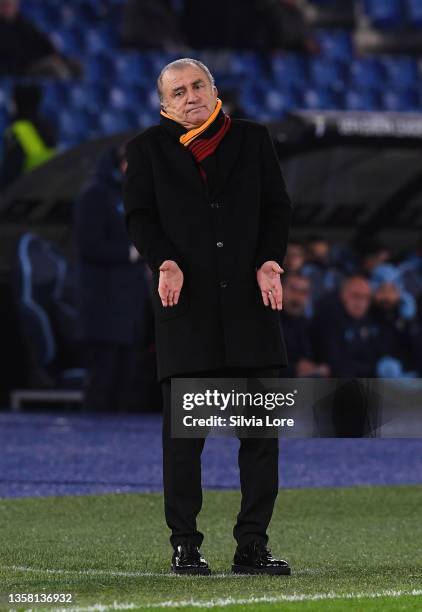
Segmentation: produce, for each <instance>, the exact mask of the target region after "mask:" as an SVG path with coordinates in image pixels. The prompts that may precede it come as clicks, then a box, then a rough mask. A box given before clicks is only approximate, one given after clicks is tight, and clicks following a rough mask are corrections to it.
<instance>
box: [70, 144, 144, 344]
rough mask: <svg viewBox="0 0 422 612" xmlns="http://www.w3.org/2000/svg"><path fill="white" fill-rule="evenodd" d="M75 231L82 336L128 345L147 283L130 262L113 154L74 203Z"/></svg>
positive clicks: (137, 327) (138, 324)
mask: <svg viewBox="0 0 422 612" xmlns="http://www.w3.org/2000/svg"><path fill="white" fill-rule="evenodd" d="M75 231H76V234H77V244H78V250H79V259H78V283H77V284H78V290H79V299H78V303H79V308H80V313H79V315H80V317H79V323H80V325H79V336H80V338H81V340H84V341H88V342H108V343H114V344H125V345H133V344H134V343H135V342H136V341H139V339H140V334H141V332H143V329H142V326H143V321H144V320H145V316H146V315H145V309H146V307H147V306H146V304H147V299H148V285H147V281H146V277H145V264H144V263H136V264H133V263H131V262H130V260H129V247H130V241H129V237H128V234H127V230H126V226H125V222H124V210H123V202H122V195H121V178H120V172H119V169H118V168H117V167H116V161H115V158H114V154H107V155H106V156H104V157H103V159H102V160H101V161H100V163H99V164H98V167H97V169H96V172H95V174H94V176H93V177H92V180H91V181H90V183H89V184H88V185H87V186H86V187H85V189H84V190H83V192H82V194H81V196H80V197H79V199H78V201H77V202H76V206H75Z"/></svg>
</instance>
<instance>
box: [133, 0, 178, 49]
mask: <svg viewBox="0 0 422 612" xmlns="http://www.w3.org/2000/svg"><path fill="white" fill-rule="evenodd" d="M121 38H122V44H123V45H124V46H126V47H135V48H137V49H164V50H166V51H174V50H181V49H182V48H184V47H186V42H185V39H184V36H183V34H182V31H181V27H180V24H179V16H178V14H177V12H176V11H175V10H174V8H173V3H172V2H171V0H142V2H140V1H139V0H127V2H126V3H125V5H124V8H123V21H122V28H121Z"/></svg>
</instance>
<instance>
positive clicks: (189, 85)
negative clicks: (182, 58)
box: [161, 64, 218, 129]
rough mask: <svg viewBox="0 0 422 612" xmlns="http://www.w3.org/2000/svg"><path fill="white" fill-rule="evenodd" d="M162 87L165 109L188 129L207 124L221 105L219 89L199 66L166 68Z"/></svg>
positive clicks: (188, 65)
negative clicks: (217, 105)
mask: <svg viewBox="0 0 422 612" xmlns="http://www.w3.org/2000/svg"><path fill="white" fill-rule="evenodd" d="M161 88H162V94H163V102H162V104H163V107H164V110H165V112H166V113H168V114H169V115H171V116H172V117H174V118H175V119H176V121H178V123H181V124H182V125H183V126H184V127H185V128H187V129H192V128H195V127H198V126H199V125H201V124H202V123H204V121H206V120H207V119H208V117H209V116H210V115H211V113H212V112H213V110H214V109H215V105H216V104H217V95H218V91H217V88H216V87H215V86H213V85H211V83H210V81H209V80H208V77H207V75H206V74H205V72H204V71H203V70H201V68H199V67H198V66H195V65H190V64H187V65H186V67H184V68H169V69H168V70H166V71H165V73H164V74H163V77H162V86H161Z"/></svg>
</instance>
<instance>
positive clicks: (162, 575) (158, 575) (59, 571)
mask: <svg viewBox="0 0 422 612" xmlns="http://www.w3.org/2000/svg"><path fill="white" fill-rule="evenodd" d="M0 570H9V571H10V570H11V571H14V572H28V573H31V572H32V573H38V574H39V573H41V574H64V575H66V574H67V575H71V576H75V575H76V576H87V575H89V576H119V577H121V578H143V577H150V578H181V577H182V578H183V576H180V575H178V574H175V573H174V572H133V571H123V570H122V571H119V570H101V569H90V568H88V569H84V570H71V569H51V568H40V567H26V566H22V565H1V566H0ZM321 572H322V570H320V569H314V568H304V569H301V570H295V572H294V575H295V576H301V575H304V574H320V573H321ZM212 578H235V579H239V578H244V576H242V574H232V573H231V572H227V573H220V574H215V573H214V574H211V575H209V576H201V580H203V579H206V580H210V579H212Z"/></svg>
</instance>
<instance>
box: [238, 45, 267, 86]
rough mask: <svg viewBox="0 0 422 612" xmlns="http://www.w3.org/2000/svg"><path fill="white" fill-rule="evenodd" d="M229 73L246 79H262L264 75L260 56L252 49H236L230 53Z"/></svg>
mask: <svg viewBox="0 0 422 612" xmlns="http://www.w3.org/2000/svg"><path fill="white" fill-rule="evenodd" d="M230 74H232V75H234V76H240V77H246V78H248V79H262V78H263V77H265V76H266V75H265V72H264V66H263V64H262V58H261V56H260V55H259V54H258V53H254V52H252V51H238V52H234V53H233V54H232V58H231V65H230Z"/></svg>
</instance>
